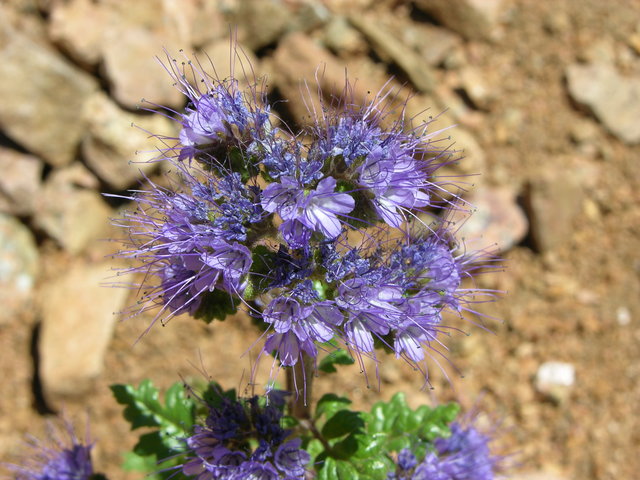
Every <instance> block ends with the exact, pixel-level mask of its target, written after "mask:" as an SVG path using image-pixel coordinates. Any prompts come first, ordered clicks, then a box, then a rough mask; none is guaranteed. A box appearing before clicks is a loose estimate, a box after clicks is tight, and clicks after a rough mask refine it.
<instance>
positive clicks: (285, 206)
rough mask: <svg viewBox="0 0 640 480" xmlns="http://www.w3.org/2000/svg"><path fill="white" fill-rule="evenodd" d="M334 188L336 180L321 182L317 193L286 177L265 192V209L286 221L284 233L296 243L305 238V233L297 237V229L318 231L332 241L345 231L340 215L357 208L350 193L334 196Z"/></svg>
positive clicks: (283, 227) (263, 197)
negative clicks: (303, 236)
mask: <svg viewBox="0 0 640 480" xmlns="http://www.w3.org/2000/svg"><path fill="white" fill-rule="evenodd" d="M335 188H336V180H335V178H333V177H326V178H324V179H322V180H321V181H320V182H319V183H318V185H317V186H316V189H315V190H308V189H305V188H304V187H303V185H302V184H301V183H300V182H299V181H298V180H296V179H295V178H293V177H288V176H285V177H282V178H281V179H280V182H279V183H272V184H271V185H269V186H268V187H267V188H266V189H265V190H264V191H263V192H262V207H263V208H264V209H265V210H266V211H267V212H272V213H273V212H277V213H278V215H280V217H281V218H282V220H284V223H283V226H282V230H284V231H286V233H287V234H288V235H289V236H290V238H293V239H294V243H301V237H302V233H297V234H296V232H298V231H299V230H300V227H298V226H295V225H299V226H301V227H305V228H307V229H309V230H313V231H319V232H321V233H322V234H323V235H324V236H326V237H327V238H329V239H333V238H335V237H337V236H338V235H340V232H341V231H342V224H341V222H340V220H338V215H346V214H347V213H349V212H351V211H352V210H353V208H354V206H355V201H354V199H353V197H351V196H350V195H349V194H347V193H335ZM292 222H298V223H297V224H293V223H292ZM300 232H302V230H300Z"/></svg>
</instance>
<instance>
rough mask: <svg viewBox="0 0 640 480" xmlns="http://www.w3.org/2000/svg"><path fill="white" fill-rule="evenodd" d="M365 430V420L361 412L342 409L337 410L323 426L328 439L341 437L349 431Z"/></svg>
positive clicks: (323, 433) (323, 432)
mask: <svg viewBox="0 0 640 480" xmlns="http://www.w3.org/2000/svg"><path fill="white" fill-rule="evenodd" d="M363 430H364V420H363V419H362V417H361V416H360V413H359V412H352V411H350V410H340V411H338V412H336V414H335V415H333V416H332V417H331V418H329V420H327V423H325V424H324V426H323V427H322V435H323V436H324V437H325V438H327V439H332V438H339V437H342V436H343V435H346V434H348V433H359V432H362V431H363Z"/></svg>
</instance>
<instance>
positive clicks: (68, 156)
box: [0, 17, 98, 166]
mask: <svg viewBox="0 0 640 480" xmlns="http://www.w3.org/2000/svg"><path fill="white" fill-rule="evenodd" d="M0 64H2V66H3V67H2V69H3V70H2V75H0V98H2V99H3V102H2V108H0V128H1V129H2V130H4V132H6V134H7V135H8V136H9V137H11V138H12V139H13V140H15V141H16V142H18V143H20V144H21V145H23V146H24V147H26V148H27V149H29V150H30V151H32V152H34V153H36V154H37V155H38V156H40V157H42V158H43V159H44V160H45V161H47V162H48V163H50V164H51V165H54V166H62V165H67V164H68V163H70V162H71V161H72V160H73V158H74V156H75V153H76V149H77V146H78V143H79V141H80V137H81V135H82V134H83V131H84V128H85V124H84V121H83V119H82V115H80V112H81V110H82V104H83V103H84V100H85V99H86V98H87V97H88V96H89V95H90V94H91V93H92V92H93V91H95V90H97V88H98V85H97V83H96V82H95V80H94V79H93V78H92V77H90V76H89V75H87V74H86V73H84V72H82V71H81V70H78V69H77V68H75V67H73V66H72V65H70V64H69V63H67V62H66V61H65V60H64V59H63V58H62V57H61V56H60V55H59V54H57V53H55V52H54V51H52V50H49V49H47V48H44V47H42V46H41V45H38V44H37V43H35V42H33V41H32V40H30V39H29V38H28V37H26V36H24V35H22V34H21V33H19V32H17V31H15V30H13V29H12V28H11V27H9V26H8V24H7V23H5V22H4V21H3V19H2V18H1V17H0Z"/></svg>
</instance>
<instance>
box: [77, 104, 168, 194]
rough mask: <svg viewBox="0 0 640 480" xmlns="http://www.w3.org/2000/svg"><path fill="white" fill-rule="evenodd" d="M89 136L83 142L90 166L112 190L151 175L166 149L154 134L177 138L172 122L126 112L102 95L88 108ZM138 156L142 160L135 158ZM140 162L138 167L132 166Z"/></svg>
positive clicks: (155, 116) (85, 110)
mask: <svg viewBox="0 0 640 480" xmlns="http://www.w3.org/2000/svg"><path fill="white" fill-rule="evenodd" d="M83 114H84V116H85V119H86V121H87V124H88V135H87V136H86V137H85V138H84V140H83V142H82V153H83V155H84V158H85V161H86V163H87V165H88V166H89V167H90V168H91V169H92V170H93V171H94V172H95V173H96V174H97V175H98V176H99V177H100V179H102V180H103V181H104V182H106V183H107V184H108V185H109V186H110V187H112V188H114V189H116V190H124V189H125V188H127V187H130V186H131V185H133V184H135V183H136V182H137V181H138V180H140V179H141V178H142V177H143V176H144V175H145V174H147V173H149V172H150V171H151V170H153V169H154V168H155V167H157V165H158V164H157V163H155V162H148V160H151V159H153V158H155V157H157V156H158V152H159V149H162V148H166V145H163V143H162V141H161V140H159V139H158V138H156V137H151V138H150V133H149V132H152V133H153V134H156V135H161V136H168V137H172V136H173V137H175V136H176V134H177V132H176V127H175V125H174V124H172V122H171V121H170V120H168V119H167V118H165V117H163V116H161V115H154V116H152V117H149V116H140V115H134V114H132V113H128V112H125V111H123V110H121V109H120V107H118V106H117V105H116V104H115V103H113V102H112V101H111V100H110V99H109V97H107V96H106V95H105V94H104V93H102V92H96V93H95V94H94V95H92V96H91V97H90V98H89V99H88V100H87V102H86V103H85V105H84V112H83ZM136 153H138V158H134V155H135V154H136ZM133 160H137V162H136V163H135V164H133V165H132V164H131V162H132V161H133Z"/></svg>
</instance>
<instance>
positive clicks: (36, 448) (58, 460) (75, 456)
mask: <svg viewBox="0 0 640 480" xmlns="http://www.w3.org/2000/svg"><path fill="white" fill-rule="evenodd" d="M65 430H66V432H65V433H64V437H63V436H62V435H61V432H60V431H58V430H57V429H54V428H53V427H51V431H50V435H49V443H45V442H42V441H40V440H38V439H35V438H32V439H31V442H30V443H31V447H32V452H31V453H30V455H29V456H25V459H26V461H25V463H24V464H23V465H13V464H9V465H7V467H8V468H9V469H11V470H13V471H14V472H15V479H16V480H89V479H92V478H96V479H98V478H104V477H103V476H102V475H98V474H94V472H93V464H92V462H91V448H92V447H93V445H91V444H87V445H85V444H83V443H82V442H80V440H78V438H77V437H76V435H75V434H74V432H73V429H72V427H71V425H70V424H66V429H65Z"/></svg>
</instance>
